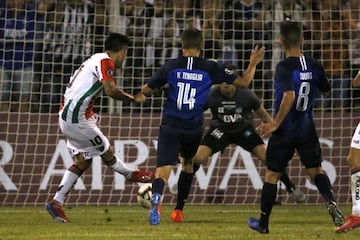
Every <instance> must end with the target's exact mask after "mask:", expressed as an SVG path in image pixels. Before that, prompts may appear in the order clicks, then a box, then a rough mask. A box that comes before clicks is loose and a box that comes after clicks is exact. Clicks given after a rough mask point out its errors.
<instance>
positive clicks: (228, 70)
mask: <svg viewBox="0 0 360 240" xmlns="http://www.w3.org/2000/svg"><path fill="white" fill-rule="evenodd" d="M224 72H225V73H226V74H228V75H232V74H234V70H231V69H229V68H225V69H224Z"/></svg>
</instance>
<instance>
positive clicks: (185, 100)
mask: <svg viewBox="0 0 360 240" xmlns="http://www.w3.org/2000/svg"><path fill="white" fill-rule="evenodd" d="M236 77H237V75H236V74H234V73H233V71H230V70H228V69H227V68H224V67H223V66H221V65H219V64H218V63H216V62H214V61H210V60H207V59H204V58H198V57H179V58H177V59H171V60H169V61H167V62H166V63H165V64H164V65H163V66H162V67H161V68H160V69H159V70H158V71H157V72H156V73H155V74H154V76H153V77H152V78H151V79H149V80H148V82H147V84H148V86H149V87H150V88H152V89H155V88H160V87H162V86H164V85H165V84H166V83H167V84H169V88H168V90H167V99H166V103H165V105H164V111H163V114H164V116H165V117H169V118H172V119H176V120H190V121H199V120H200V121H201V120H202V118H203V112H204V110H205V102H206V97H207V95H208V93H209V91H210V88H211V85H212V84H218V83H221V82H228V83H232V82H234V80H235V79H236Z"/></svg>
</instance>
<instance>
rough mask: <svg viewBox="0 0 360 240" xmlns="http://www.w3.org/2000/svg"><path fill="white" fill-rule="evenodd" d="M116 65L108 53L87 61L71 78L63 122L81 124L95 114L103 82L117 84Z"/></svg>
mask: <svg viewBox="0 0 360 240" xmlns="http://www.w3.org/2000/svg"><path fill="white" fill-rule="evenodd" d="M114 72H115V63H114V61H113V60H112V59H111V58H110V57H109V55H108V54H107V53H97V54H94V55H92V56H91V57H90V58H89V59H87V60H86V61H85V62H84V63H83V64H82V65H81V66H80V67H79V68H78V69H77V70H76V71H75V72H74V74H73V75H72V76H71V77H70V81H69V83H68V85H67V87H66V91H65V94H64V99H63V102H62V104H61V106H60V112H59V115H60V117H61V118H62V120H64V121H67V122H71V123H79V122H80V121H82V120H86V119H89V118H90V117H91V116H92V115H93V114H94V112H93V105H94V103H95V99H96V98H97V96H98V94H99V93H101V91H102V88H103V86H102V81H104V80H109V81H112V82H115V78H114Z"/></svg>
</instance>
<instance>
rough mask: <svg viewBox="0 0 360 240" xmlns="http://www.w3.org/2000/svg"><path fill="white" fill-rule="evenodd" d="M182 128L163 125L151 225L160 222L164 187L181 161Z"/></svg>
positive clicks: (153, 184) (158, 148)
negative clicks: (180, 136)
mask: <svg viewBox="0 0 360 240" xmlns="http://www.w3.org/2000/svg"><path fill="white" fill-rule="evenodd" d="M180 133H181V130H180V129H179V128H177V127H174V126H171V124H167V125H161V127H160V131H159V140H158V147H157V163H156V164H157V167H156V172H155V179H154V180H153V182H152V197H151V207H150V212H149V223H150V225H158V224H160V204H161V199H162V195H163V192H164V187H165V184H166V182H167V180H168V179H169V176H170V172H171V169H172V168H173V166H175V165H176V164H178V163H179V158H178V156H179V152H180V139H179V134H180Z"/></svg>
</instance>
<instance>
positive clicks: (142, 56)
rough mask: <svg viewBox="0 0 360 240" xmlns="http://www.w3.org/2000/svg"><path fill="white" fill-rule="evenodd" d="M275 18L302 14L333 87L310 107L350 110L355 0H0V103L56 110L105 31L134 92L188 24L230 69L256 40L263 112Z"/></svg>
mask: <svg viewBox="0 0 360 240" xmlns="http://www.w3.org/2000/svg"><path fill="white" fill-rule="evenodd" d="M283 20H290V21H298V22H301V23H302V25H303V32H304V44H303V50H304V53H305V54H309V55H312V56H314V57H315V58H317V59H318V60H319V61H320V62H321V64H322V65H323V66H324V68H325V72H326V74H327V77H328V79H329V81H330V82H331V85H332V87H333V95H332V97H331V98H328V99H322V98H321V97H320V96H319V101H318V103H317V105H316V106H315V107H316V108H317V109H324V110H326V111H356V110H359V109H360V93H359V90H355V89H352V88H351V79H352V77H353V76H355V75H356V73H357V72H358V71H359V70H360V1H359V0H301V1H300V0H299V1H296V0H263V1H260V0H259V1H258V0H242V1H240V0H147V1H145V0H92V1H91V0H88V1H86V0H63V1H55V0H1V1H0V86H1V88H0V97H1V105H0V111H14V112H15V111H31V112H43V113H46V112H57V110H58V107H59V103H60V101H61V96H62V93H63V91H64V88H65V86H66V83H67V82H68V81H69V78H70V76H71V74H72V73H73V72H74V70H75V69H76V68H78V67H79V66H80V64H81V63H82V62H83V61H84V60H85V59H86V58H88V57H89V56H91V55H92V54H94V53H96V52H102V51H103V41H104V39H105V37H106V36H107V35H108V33H109V32H117V33H122V34H126V35H127V36H128V37H129V38H130V40H131V44H130V46H129V51H128V58H127V60H126V63H125V65H124V66H123V69H122V70H121V71H120V72H118V76H119V77H118V79H119V80H118V84H119V86H121V87H123V89H124V90H125V91H127V92H130V93H136V92H138V91H139V90H140V87H141V86H142V85H143V84H144V82H145V81H146V80H147V78H148V77H149V76H151V75H152V74H153V73H154V72H155V71H156V70H157V69H158V67H159V66H160V65H161V64H163V63H164V61H166V59H169V58H176V57H178V56H179V55H181V45H180V35H181V33H182V31H183V30H184V29H187V28H197V29H199V30H201V31H202V32H203V35H204V40H205V41H204V51H203V57H205V58H209V59H213V60H216V61H218V62H221V63H226V64H231V65H233V66H234V67H235V68H236V69H237V70H238V71H239V72H242V71H243V70H244V69H246V66H247V60H248V58H249V55H250V52H251V49H252V48H253V47H254V46H255V45H257V44H258V45H265V46H266V48H267V53H266V57H265V59H264V61H263V63H262V64H261V65H260V66H259V67H258V71H257V73H256V76H255V79H254V81H253V84H252V88H253V89H254V91H255V92H256V93H257V95H258V96H259V97H260V99H262V101H263V102H264V105H265V107H266V108H267V109H268V110H269V111H271V108H272V103H273V90H272V89H273V73H274V71H275V66H276V64H277V63H278V62H279V61H280V60H281V59H282V58H283V57H284V55H283V54H284V53H283V51H282V49H281V46H280V44H279V23H280V22H281V21H283ZM162 99H163V98H162V93H158V95H156V96H155V97H153V98H152V99H151V100H149V101H148V102H146V103H145V104H144V105H143V106H139V105H135V104H125V103H114V102H112V101H111V100H110V99H108V98H106V97H102V98H100V101H103V103H105V104H102V107H101V108H100V109H98V110H99V111H102V112H114V111H115V112H119V111H137V112H139V111H160V110H161V104H162V101H163V100H162Z"/></svg>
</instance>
